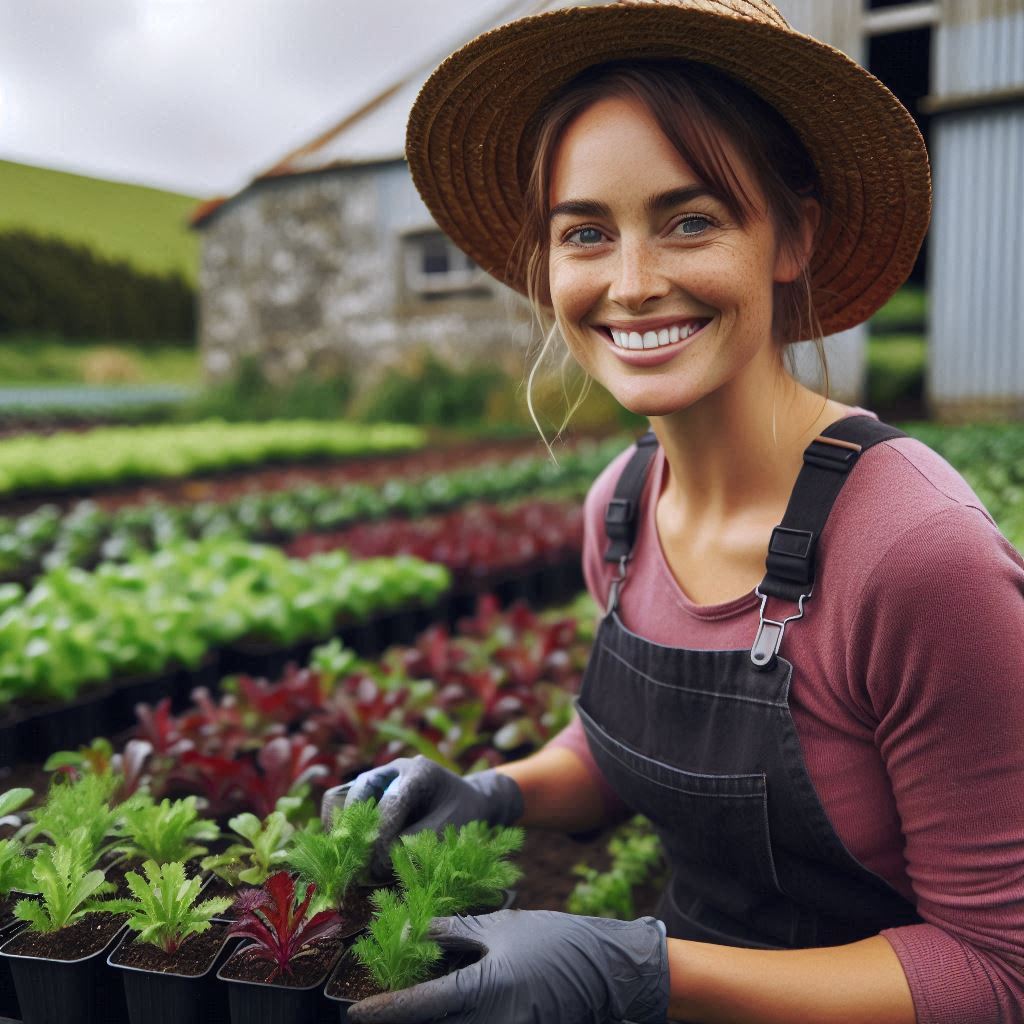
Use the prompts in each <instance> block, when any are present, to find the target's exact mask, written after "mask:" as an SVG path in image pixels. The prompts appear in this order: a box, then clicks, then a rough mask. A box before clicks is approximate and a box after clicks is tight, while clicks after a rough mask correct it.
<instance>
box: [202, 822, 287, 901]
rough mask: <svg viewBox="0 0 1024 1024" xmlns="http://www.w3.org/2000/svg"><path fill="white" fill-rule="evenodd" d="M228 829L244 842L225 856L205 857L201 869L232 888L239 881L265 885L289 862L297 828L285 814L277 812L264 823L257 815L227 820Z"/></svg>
mask: <svg viewBox="0 0 1024 1024" xmlns="http://www.w3.org/2000/svg"><path fill="white" fill-rule="evenodd" d="M228 827H229V828H230V829H231V830H232V831H233V832H235V833H236V834H237V835H239V836H241V837H242V839H243V840H245V841H244V842H241V843H232V844H231V846H229V847H228V848H227V849H226V850H225V851H224V852H223V853H218V854H214V855H213V856H212V857H205V858H204V859H203V862H202V867H203V870H204V871H212V872H213V873H214V874H215V875H218V876H219V877H220V878H223V879H224V880H225V881H226V882H228V883H230V884H231V885H232V886H236V885H238V884H239V883H240V882H248V883H249V884H250V885H262V884H263V883H264V882H265V881H266V880H267V878H268V877H269V876H270V873H271V872H272V871H273V870H275V868H276V867H277V865H279V864H281V863H283V862H284V861H286V860H287V859H288V846H289V843H290V842H291V839H292V836H294V835H295V826H294V825H292V824H291V823H290V822H289V821H288V819H287V818H286V817H285V815H284V812H283V811H274V812H273V813H272V814H269V815H267V817H266V819H265V820H264V821H262V822H261V821H260V819H259V818H257V817H256V815H255V814H249V813H248V812H247V813H245V814H238V815H235V817H233V818H232V819H231V820H230V821H228Z"/></svg>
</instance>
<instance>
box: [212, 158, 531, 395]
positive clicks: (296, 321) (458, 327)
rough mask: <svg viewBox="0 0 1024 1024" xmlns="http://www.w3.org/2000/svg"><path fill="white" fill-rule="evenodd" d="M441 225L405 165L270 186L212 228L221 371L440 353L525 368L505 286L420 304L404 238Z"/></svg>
mask: <svg viewBox="0 0 1024 1024" xmlns="http://www.w3.org/2000/svg"><path fill="white" fill-rule="evenodd" d="M429 226H430V220H429V216H428V215H427V214H426V210H425V208H424V207H422V204H421V203H420V201H419V197H418V196H417V195H416V193H415V189H414V188H413V185H412V181H411V179H409V176H408V172H407V171H406V169H405V165H404V164H396V165H381V166H377V167H368V168H358V169H344V170H338V171H331V172H322V173H317V174H310V175H305V176H302V177H292V178H287V179H282V180H280V181H276V182H274V181H271V182H261V183H259V184H257V185H255V186H253V187H251V188H249V189H247V190H246V191H244V192H242V193H241V194H240V195H239V196H237V197H236V198H234V199H232V200H231V201H230V202H229V203H227V204H226V205H225V206H224V207H222V208H221V210H219V211H218V212H217V213H216V214H215V215H214V217H213V218H212V219H211V220H210V221H209V222H207V224H206V225H205V226H204V228H203V229H202V230H203V246H202V250H203V251H202V265H201V271H200V300H199V334H200V349H201V352H202V357H203V364H204V367H205V370H206V373H207V376H208V378H210V379H211V380H217V379H223V378H224V377H226V376H230V375H231V374H232V373H234V372H235V370H236V369H237V367H238V365H239V363H240V361H241V360H243V359H244V358H245V357H247V356H252V357H255V358H257V359H259V360H260V362H261V363H262V366H263V368H264V372H265V373H266V374H267V376H268V377H269V378H270V379H272V380H278V381H284V380H287V379H288V378H290V377H293V376H295V375H298V374H301V373H303V372H305V371H309V370H320V369H323V370H333V369H339V370H343V371H347V372H353V373H356V374H358V375H359V376H360V377H361V378H364V377H372V376H373V375H375V373H376V372H378V371H379V370H380V369H381V368H382V367H384V366H387V365H390V364H394V363H401V362H402V361H403V360H407V359H408V358H409V356H410V353H413V352H415V351H416V350H418V349H423V348H425V347H429V348H430V349H432V350H433V351H435V352H436V353H437V354H438V355H439V356H440V357H442V358H444V359H446V360H448V361H451V362H453V363H455V364H456V365H459V364H466V363H469V362H474V361H479V360H487V361H489V362H494V361H498V362H499V363H501V364H502V365H504V366H506V367H508V368H509V369H510V370H511V371H512V372H514V373H519V372H521V370H522V367H523V364H524V350H525V346H526V345H527V344H528V341H529V336H530V327H529V319H528V312H527V310H526V308H525V303H523V302H521V301H518V300H517V299H516V297H514V296H512V294H511V293H510V292H509V291H508V290H507V289H504V288H502V287H501V286H499V285H497V284H494V285H493V287H490V286H488V289H487V290H486V291H485V293H484V295H483V296H482V297H480V296H472V297H459V298H454V299H446V298H441V299H434V300H432V301H431V302H429V304H427V303H423V302H420V303H416V302H410V300H409V296H408V295H407V294H405V293H404V291H403V277H402V273H403V272H402V263H401V252H400V247H401V242H400V239H401V236H402V233H403V232H405V231H410V230H422V229H424V228H427V227H429Z"/></svg>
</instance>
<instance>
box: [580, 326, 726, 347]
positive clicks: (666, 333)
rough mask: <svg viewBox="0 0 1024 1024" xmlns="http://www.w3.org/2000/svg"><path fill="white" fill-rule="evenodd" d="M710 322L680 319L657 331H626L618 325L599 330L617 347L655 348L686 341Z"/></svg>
mask: <svg viewBox="0 0 1024 1024" xmlns="http://www.w3.org/2000/svg"><path fill="white" fill-rule="evenodd" d="M710 322H711V321H710V320H709V319H699V320H680V321H679V323H676V324H672V325H670V326H668V327H661V328H659V329H658V330H656V331H625V330H620V329H619V328H617V327H601V328H599V330H600V331H601V333H602V334H604V336H605V337H606V338H609V339H610V340H611V342H612V344H613V345H615V346H616V348H623V349H633V350H640V349H654V348H665V347H666V346H667V345H675V344H677V343H678V342H680V341H686V339H687V338H690V337H692V336H693V335H694V334H696V333H697V332H698V331H699V330H700V329H701V328H703V327H706V326H707V325H708V324H709V323H710Z"/></svg>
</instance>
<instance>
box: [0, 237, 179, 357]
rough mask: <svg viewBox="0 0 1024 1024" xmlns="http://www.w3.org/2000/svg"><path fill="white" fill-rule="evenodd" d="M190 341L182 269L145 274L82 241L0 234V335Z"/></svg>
mask: <svg viewBox="0 0 1024 1024" xmlns="http://www.w3.org/2000/svg"><path fill="white" fill-rule="evenodd" d="M15 332H25V333H27V332H35V333H42V334H47V333H51V334H57V335H59V336H60V337H62V338H122V339H131V340H133V341H156V340H161V341H180V342H182V343H187V344H193V343H194V336H195V293H194V291H193V289H192V287H191V286H190V285H189V284H188V283H187V282H186V281H185V279H184V278H183V277H182V276H181V275H180V274H177V273H172V274H162V275H158V274H146V273H142V272H141V271H138V270H136V269H135V268H134V267H132V266H131V265H130V264H128V263H125V262H122V261H120V260H108V259H104V258H103V257H100V256H97V255H96V253H94V252H93V251H92V250H91V249H88V248H87V247H85V246H82V245H69V244H68V243H66V242H62V241H60V240H58V239H53V238H41V237H39V236H37V235H34V234H31V233H29V232H26V231H12V232H7V233H3V234H0V335H4V334H13V333H15Z"/></svg>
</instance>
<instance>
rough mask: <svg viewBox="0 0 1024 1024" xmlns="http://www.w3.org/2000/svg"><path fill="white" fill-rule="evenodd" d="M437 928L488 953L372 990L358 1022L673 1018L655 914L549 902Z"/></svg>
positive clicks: (358, 1008)
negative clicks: (599, 912) (579, 912)
mask: <svg viewBox="0 0 1024 1024" xmlns="http://www.w3.org/2000/svg"><path fill="white" fill-rule="evenodd" d="M430 937H431V938H433V939H435V940H436V941H438V942H439V943H440V944H441V945H442V946H443V947H445V948H447V949H453V950H463V951H476V952H480V953H482V954H483V956H482V957H481V959H480V960H478V961H477V962H476V963H474V964H472V965H470V966H469V967H464V968H462V970H458V971H453V972H452V973H451V974H448V975H445V976H444V977H442V978H439V979H437V980H436V981H427V982H423V983H422V984H420V985H415V986H413V987H412V988H407V989H404V990H402V991H401V992H391V993H388V994H386V995H380V996H371V997H370V998H369V999H363V1000H361V1001H360V1002H358V1003H356V1004H355V1005H354V1006H352V1007H351V1009H350V1010H349V1014H348V1019H349V1020H350V1021H351V1022H352V1024H426V1022H430V1021H439V1020H443V1021H445V1022H446V1024H533V1022H534V1021H538V1020H542V1021H558V1024H584V1022H590V1021H594V1020H606V1021H627V1020H628V1021H631V1022H635V1024H655V1022H657V1024H664V1022H665V1018H666V1015H667V1012H668V995H669V973H668V942H667V939H666V938H665V926H664V925H663V924H662V923H661V922H660V921H658V920H656V919H655V918H653V917H641V918H639V919H638V920H636V921H613V920H608V919H606V918H600V917H579V916H576V915H574V914H561V913H556V912H554V911H549V910H499V911H498V912H497V913H494V914H485V915H483V916H480V917H442V918H435V920H434V921H433V923H432V927H431V931H430Z"/></svg>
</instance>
